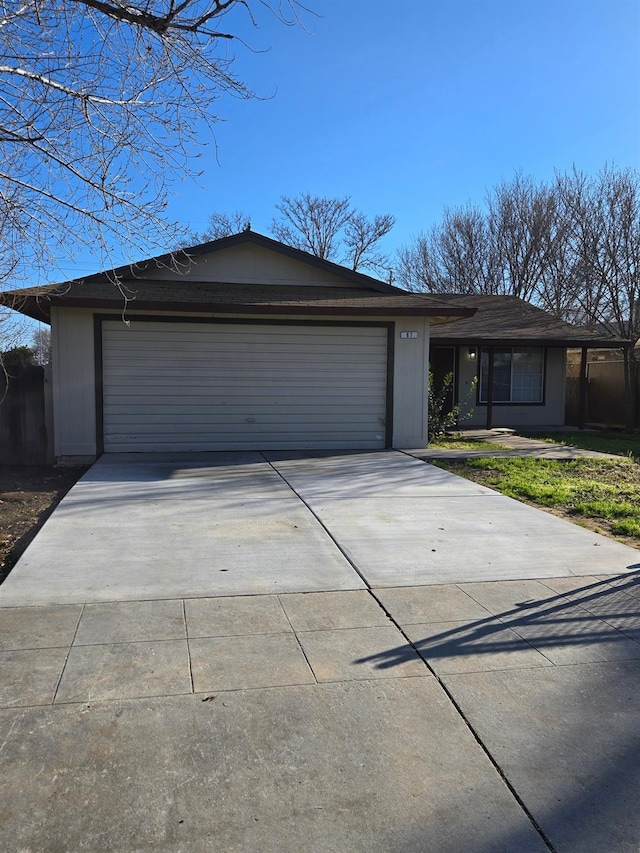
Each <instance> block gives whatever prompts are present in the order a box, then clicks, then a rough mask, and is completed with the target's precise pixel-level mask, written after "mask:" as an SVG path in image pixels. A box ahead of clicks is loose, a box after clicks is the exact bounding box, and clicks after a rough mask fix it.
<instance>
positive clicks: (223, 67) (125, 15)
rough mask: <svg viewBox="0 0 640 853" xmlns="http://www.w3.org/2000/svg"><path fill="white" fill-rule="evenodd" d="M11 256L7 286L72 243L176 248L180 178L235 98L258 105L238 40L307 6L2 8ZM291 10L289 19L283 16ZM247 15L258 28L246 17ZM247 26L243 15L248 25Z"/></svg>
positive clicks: (4, 172)
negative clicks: (268, 14) (263, 15)
mask: <svg viewBox="0 0 640 853" xmlns="http://www.w3.org/2000/svg"><path fill="white" fill-rule="evenodd" d="M0 4H1V5H0V52H1V53H2V59H1V60H0V159H1V161H2V165H1V166H0V245H1V247H2V252H1V253H0V257H1V258H2V261H1V263H2V264H3V269H2V270H0V275H1V274H2V273H4V274H5V275H6V273H7V270H8V268H9V267H10V266H11V265H12V264H13V265H14V267H15V271H16V273H18V272H19V271H20V267H21V266H23V267H24V266H27V267H28V272H29V274H30V275H31V276H32V275H33V269H34V264H36V265H37V264H38V263H39V264H40V265H41V266H44V265H45V264H48V263H49V262H50V261H51V260H52V258H53V257H54V256H55V255H56V254H58V253H61V252H62V253H64V255H65V256H66V255H67V254H68V249H69V246H70V245H72V244H75V245H78V244H84V245H85V246H88V247H91V248H93V249H95V248H96V247H98V248H99V250H100V251H101V252H102V253H103V254H105V255H107V256H108V253H109V252H110V251H111V250H112V248H113V246H114V245H118V246H122V245H123V244H124V245H126V244H127V243H128V244H130V245H132V246H135V248H136V250H137V251H140V250H141V249H142V248H143V247H144V249H145V250H148V249H149V248H150V247H156V248H158V247H162V248H166V246H167V245H170V244H172V243H175V234H176V231H175V226H173V225H169V226H168V225H167V223H166V222H165V208H166V204H167V188H168V184H169V181H170V178H171V176H174V177H175V176H176V175H178V174H179V175H180V176H184V175H193V174H194V165H193V154H194V146H195V145H197V144H199V143H200V142H201V141H202V139H203V135H204V134H203V131H204V128H205V127H206V128H208V129H209V130H211V129H212V128H213V125H214V124H215V122H216V121H217V120H218V114H217V111H216V110H217V108H218V101H219V99H220V97H221V96H223V95H230V96H233V97H236V98H250V97H252V96H253V94H252V92H251V91H250V90H249V89H248V87H247V86H246V85H245V84H244V83H243V82H242V81H241V80H240V79H239V78H238V77H237V76H236V75H235V73H234V71H233V67H234V59H235V57H234V55H233V54H232V53H231V52H230V45H231V43H232V42H234V41H235V42H238V43H239V42H240V40H239V38H238V34H239V33H242V32H243V31H245V30H246V29H247V24H249V25H251V23H253V10H254V9H263V8H267V9H270V10H271V11H272V12H273V14H275V15H276V16H277V17H279V18H280V20H281V21H282V22H283V23H287V24H292V23H296V22H297V16H298V8H300V7H298V2H297V0H286V2H285V3H283V2H278V3H275V2H274V3H273V6H270V4H269V3H268V2H267V0H181V2H179V3H175V2H173V0H151V2H148V1H147V0H126V2H125V0H23V2H20V3H17V2H13V0H0ZM283 9H285V11H283ZM238 14H244V15H245V16H246V20H245V21H242V20H240V19H239V18H238V17H237V15H238ZM233 15H236V17H235V18H234V17H233Z"/></svg>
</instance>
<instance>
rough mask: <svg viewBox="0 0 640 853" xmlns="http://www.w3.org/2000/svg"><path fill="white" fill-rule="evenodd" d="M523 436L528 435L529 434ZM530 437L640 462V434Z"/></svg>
mask: <svg viewBox="0 0 640 853" xmlns="http://www.w3.org/2000/svg"><path fill="white" fill-rule="evenodd" d="M521 434H522V435H527V433H521ZM528 435H529V437H530V438H535V439H538V440H539V441H548V442H550V443H551V444H563V445H568V446H570V447H579V448H581V449H582V450H598V451H599V452H600V453H612V454H613V455H614V456H628V457H630V458H633V459H638V460H640V433H630V432H629V433H622V432H601V433H589V432H547V433H537V432H535V433H533V432H532V433H528Z"/></svg>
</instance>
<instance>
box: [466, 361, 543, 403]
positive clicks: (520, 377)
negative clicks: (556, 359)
mask: <svg viewBox="0 0 640 853" xmlns="http://www.w3.org/2000/svg"><path fill="white" fill-rule="evenodd" d="M493 352H494V357H493V402H494V403H542V400H543V388H544V350H543V349H542V347H514V348H511V347H495V348H494V351H493ZM488 374H489V353H488V351H487V350H485V349H483V350H482V355H481V358H480V398H479V399H480V402H481V403H486V402H487V387H488Z"/></svg>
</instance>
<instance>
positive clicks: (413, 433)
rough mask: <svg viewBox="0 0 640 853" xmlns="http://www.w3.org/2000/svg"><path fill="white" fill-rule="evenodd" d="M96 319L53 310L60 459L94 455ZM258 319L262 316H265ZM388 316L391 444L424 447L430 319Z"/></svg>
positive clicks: (56, 435) (88, 314) (352, 319)
mask: <svg viewBox="0 0 640 853" xmlns="http://www.w3.org/2000/svg"><path fill="white" fill-rule="evenodd" d="M101 313H111V312H106V311H105V312H101ZM129 316H131V317H132V318H133V317H134V316H135V312H129ZM158 316H162V314H158ZM180 316H181V317H186V316H189V315H186V314H185V315H180ZM192 316H202V317H204V316H209V317H215V316H216V315H215V314H209V315H192ZM226 316H227V317H228V315H226ZM238 317H239V318H240V319H242V320H244V321H246V322H250V321H251V318H250V317H248V316H247V315H238ZM93 318H94V312H92V311H89V310H85V309H78V308H53V309H52V312H51V341H52V343H51V345H52V362H53V396H54V407H53V410H54V448H55V455H56V457H57V458H58V459H60V458H66V457H86V456H92V455H95V454H96V397H95V394H96V392H95V359H94V319H93ZM260 319H262V320H264V317H261V318H260ZM270 319H273V320H292V321H297V322H299V321H300V320H301V318H300V317H292V316H287V315H278V316H277V317H272V318H270ZM323 319H324V320H328V321H330V322H336V319H337V318H335V317H324V318H323V317H314V318H313V320H314V321H316V320H317V321H322V320H323ZM385 319H386V320H387V321H389V320H390V321H393V322H394V323H395V334H394V361H393V441H392V445H393V447H404V448H416V447H424V446H426V441H427V375H428V373H427V371H428V359H429V322H428V320H427V319H426V318H420V317H418V318H415V317H409V318H397V317H396V318H384V317H380V318H376V321H378V320H380V321H384V320H385ZM344 322H346V323H347V324H348V323H349V322H371V319H370V318H367V317H360V318H359V317H350V318H348V319H345V321H344ZM403 331H408V332H416V333H417V337H415V338H408V339H404V338H401V332H403Z"/></svg>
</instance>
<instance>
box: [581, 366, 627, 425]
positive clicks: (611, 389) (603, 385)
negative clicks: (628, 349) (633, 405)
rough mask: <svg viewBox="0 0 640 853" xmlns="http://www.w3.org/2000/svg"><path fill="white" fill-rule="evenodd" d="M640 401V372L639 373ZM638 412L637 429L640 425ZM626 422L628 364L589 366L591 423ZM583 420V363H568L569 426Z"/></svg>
mask: <svg viewBox="0 0 640 853" xmlns="http://www.w3.org/2000/svg"><path fill="white" fill-rule="evenodd" d="M636 380H637V384H638V394H637V398H638V399H640V370H637V371H636ZM639 415H640V413H639V412H638V411H636V421H635V426H636V427H638V426H640V416H639ZM625 419H626V395H625V387H624V364H623V362H622V361H621V360H620V361H590V362H588V364H587V423H590V424H598V425H604V426H611V427H623V426H624V425H625ZM579 420H580V364H572V363H569V364H567V396H566V411H565V423H566V424H568V425H570V426H573V425H576V424H577V423H578V422H579Z"/></svg>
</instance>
